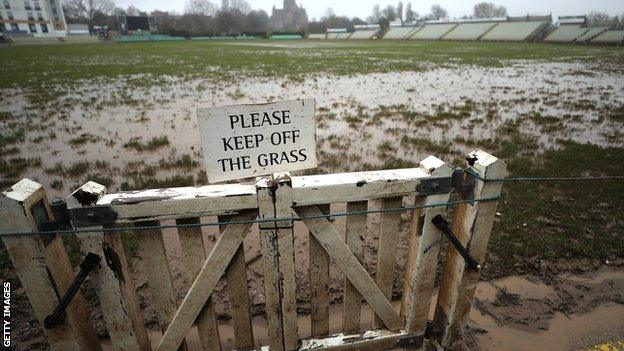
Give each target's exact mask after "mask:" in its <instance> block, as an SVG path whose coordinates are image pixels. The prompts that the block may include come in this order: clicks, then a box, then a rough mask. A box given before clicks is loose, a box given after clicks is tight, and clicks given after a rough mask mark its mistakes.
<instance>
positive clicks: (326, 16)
mask: <svg viewBox="0 0 624 351" xmlns="http://www.w3.org/2000/svg"><path fill="white" fill-rule="evenodd" d="M334 17H336V13H335V12H334V10H333V9H332V8H331V7H328V8H327V10H325V14H324V15H323V17H321V20H323V21H325V20H327V19H329V18H334Z"/></svg>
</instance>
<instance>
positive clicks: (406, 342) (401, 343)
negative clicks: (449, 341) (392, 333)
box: [394, 334, 425, 349]
mask: <svg viewBox="0 0 624 351" xmlns="http://www.w3.org/2000/svg"><path fill="white" fill-rule="evenodd" d="M424 341H425V336H424V335H423V334H408V335H405V336H404V337H402V338H400V339H397V341H396V342H395V343H394V346H395V347H396V348H408V349H411V348H414V349H417V348H420V347H421V346H422V344H423V342H424Z"/></svg>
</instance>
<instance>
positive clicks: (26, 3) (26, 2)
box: [24, 1, 32, 11]
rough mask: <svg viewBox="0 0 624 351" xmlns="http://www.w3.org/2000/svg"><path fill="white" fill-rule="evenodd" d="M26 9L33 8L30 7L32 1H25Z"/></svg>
mask: <svg viewBox="0 0 624 351" xmlns="http://www.w3.org/2000/svg"><path fill="white" fill-rule="evenodd" d="M24 9H25V10H27V11H30V10H32V8H31V7H30V3H29V2H28V1H24Z"/></svg>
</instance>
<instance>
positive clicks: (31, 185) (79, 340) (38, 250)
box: [0, 179, 101, 350]
mask: <svg viewBox="0 0 624 351" xmlns="http://www.w3.org/2000/svg"><path fill="white" fill-rule="evenodd" d="M0 218H2V220H1V221H0V231H7V232H9V231H31V230H32V231H37V230H38V229H39V228H38V223H39V222H40V221H42V220H47V219H53V214H52V212H51V211H50V208H49V203H48V200H47V197H46V195H45V190H44V188H43V185H41V184H39V183H37V182H34V181H32V180H30V179H22V180H21V181H19V182H18V183H16V184H14V185H13V186H12V187H11V189H10V190H8V191H5V192H3V196H2V197H0ZM2 239H3V241H4V243H5V245H6V247H7V251H8V252H9V256H10V257H11V260H12V261H13V266H14V268H15V270H16V271H17V273H18V276H19V277H20V281H21V282H22V285H23V286H24V289H25V290H26V294H27V295H28V298H29V301H30V303H31V306H32V307H33V310H34V312H35V315H36V316H37V319H38V320H39V322H40V323H41V325H43V321H44V319H45V317H46V316H47V315H48V314H49V313H51V312H52V311H53V310H54V308H55V307H56V305H57V304H58V300H59V295H57V294H64V293H65V291H67V289H68V288H69V285H70V284H71V281H72V280H73V278H74V276H75V273H74V270H73V268H72V267H71V264H70V262H69V258H68V256H67V252H66V251H65V248H64V246H63V242H62V239H61V237H60V236H58V235H55V234H50V235H23V236H12V237H11V236H9V237H3V238H2ZM48 270H49V272H48ZM67 321H68V323H61V324H60V325H58V326H56V327H55V328H51V329H46V328H44V334H45V335H46V336H47V337H48V341H49V343H50V346H51V347H52V348H53V349H55V350H78V349H84V350H101V346H100V343H99V340H98V338H97V334H96V333H95V330H94V329H93V325H92V324H91V318H90V313H89V311H88V309H87V307H86V303H85V300H84V298H83V297H82V294H81V293H80V292H78V293H77V294H76V295H75V296H74V299H73V300H72V302H71V303H70V305H69V306H68V308H67Z"/></svg>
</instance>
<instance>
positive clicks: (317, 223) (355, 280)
mask: <svg viewBox="0 0 624 351" xmlns="http://www.w3.org/2000/svg"><path fill="white" fill-rule="evenodd" d="M295 212H297V215H299V217H303V218H304V222H305V224H306V226H307V227H308V229H310V231H312V234H314V236H315V237H316V239H317V240H318V241H319V242H320V243H321V245H322V246H323V248H324V249H325V250H326V251H327V253H328V254H329V255H330V256H331V257H332V258H333V259H334V260H335V261H336V265H337V266H338V268H339V269H340V270H341V271H342V272H343V273H344V275H345V276H346V277H347V278H348V279H349V281H350V282H351V284H353V286H354V287H355V288H356V289H357V290H358V291H359V292H360V294H361V295H362V296H363V297H364V299H365V300H366V302H368V304H369V305H370V307H371V309H372V310H373V311H374V312H375V313H376V314H377V315H378V316H379V317H380V318H381V320H382V321H383V322H384V324H385V326H386V327H387V328H388V329H389V330H391V331H396V330H399V329H401V327H402V326H403V321H402V319H401V318H400V317H399V316H398V315H397V313H396V312H395V311H394V309H393V307H392V305H391V304H390V302H389V301H388V299H386V297H385V296H384V295H383V293H382V292H381V290H379V287H377V284H375V282H374V281H373V279H372V278H371V277H370V275H368V273H367V272H366V269H364V267H363V266H362V265H361V264H360V262H359V261H358V259H357V258H356V257H355V256H354V255H353V253H352V252H351V250H350V249H349V247H348V246H347V244H345V243H344V241H343V240H342V239H341V237H340V235H339V234H338V233H337V232H336V230H335V229H334V228H333V227H332V225H331V224H330V223H329V221H328V220H327V219H326V218H319V219H305V218H309V217H315V216H321V215H322V212H321V211H320V210H319V209H318V208H317V207H316V206H307V207H297V208H295Z"/></svg>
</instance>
